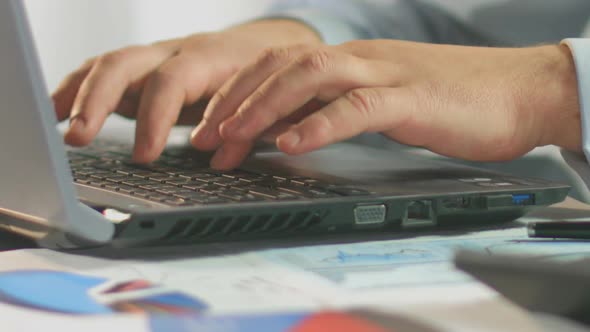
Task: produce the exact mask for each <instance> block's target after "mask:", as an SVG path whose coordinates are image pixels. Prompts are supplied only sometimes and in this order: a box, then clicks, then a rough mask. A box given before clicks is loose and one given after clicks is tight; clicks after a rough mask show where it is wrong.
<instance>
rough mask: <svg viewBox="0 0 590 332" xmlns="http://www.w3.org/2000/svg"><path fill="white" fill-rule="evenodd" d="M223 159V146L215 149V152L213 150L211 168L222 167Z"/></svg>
mask: <svg viewBox="0 0 590 332" xmlns="http://www.w3.org/2000/svg"><path fill="white" fill-rule="evenodd" d="M224 161H225V150H224V149H223V146H222V147H220V148H219V149H218V150H217V152H215V155H214V156H213V158H212V159H211V168H213V169H220V168H222V166H223V162H224Z"/></svg>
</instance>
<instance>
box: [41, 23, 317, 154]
mask: <svg viewBox="0 0 590 332" xmlns="http://www.w3.org/2000/svg"><path fill="white" fill-rule="evenodd" d="M319 43H321V41H320V38H319V37H318V35H317V34H316V33H315V32H314V31H313V30H312V29H310V28H309V27H307V26H305V25H304V24H301V23H298V22H296V21H290V20H267V21H256V22H252V23H248V24H244V25H241V26H237V27H234V28H231V29H228V30H225V31H222V32H216V33H203V34H196V35H192V36H189V37H186V38H181V39H175V40H169V41H164V42H159V43H155V44H152V45H149V46H134V47H128V48H124V49H121V50H117V51H113V52H110V53H107V54H105V55H102V56H99V57H96V58H93V59H91V60H89V61H87V62H86V63H85V64H84V65H82V66H81V67H80V68H79V69H78V70H76V71H75V72H73V73H72V74H70V75H69V76H68V77H67V78H66V79H65V80H64V81H63V82H62V84H61V85H60V87H59V88H58V89H57V91H56V92H55V93H54V95H53V100H54V103H55V109H56V113H57V116H58V118H59V120H60V121H63V120H66V119H68V118H69V119H70V128H69V130H68V131H67V133H66V135H65V141H66V143H67V144H70V145H73V146H84V145H87V144H89V143H90V142H92V140H93V139H94V138H95V137H96V135H97V134H98V132H99V131H100V129H101V128H102V126H103V124H104V121H105V120H106V118H107V116H109V115H110V114H111V113H118V114H121V115H123V116H125V117H129V118H136V120H137V123H136V132H135V148H134V152H133V158H134V160H136V161H137V162H141V163H148V162H152V161H154V160H155V159H157V158H158V157H159V155H160V154H161V152H162V150H163V149H164V147H165V145H166V141H167V138H168V135H169V133H170V130H171V128H172V127H173V126H174V125H176V124H182V125H197V124H199V122H200V121H201V117H202V115H203V111H204V108H205V107H204V106H206V105H205V102H206V101H207V100H208V99H209V98H210V97H212V96H213V95H214V94H215V93H216V92H217V91H218V89H219V88H220V87H221V86H222V85H223V84H224V83H225V81H226V80H228V79H229V78H230V77H231V76H232V75H233V74H234V73H236V72H237V71H238V70H240V69H242V67H244V66H245V65H247V64H249V63H251V62H252V61H253V60H254V59H255V58H256V57H257V56H258V54H260V53H261V52H262V51H263V50H264V49H268V48H270V47H276V46H288V45H293V44H300V45H308V44H309V45H314V44H319Z"/></svg>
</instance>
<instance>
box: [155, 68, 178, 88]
mask: <svg viewBox="0 0 590 332" xmlns="http://www.w3.org/2000/svg"><path fill="white" fill-rule="evenodd" d="M180 79H181V77H180V74H178V72H176V71H174V70H171V69H170V68H168V67H165V66H164V67H161V68H158V69H156V70H155V71H154V72H153V73H152V74H151V77H150V82H152V83H155V84H158V85H168V84H173V83H174V82H177V81H179V80H180Z"/></svg>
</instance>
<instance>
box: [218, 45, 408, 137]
mask: <svg viewBox="0 0 590 332" xmlns="http://www.w3.org/2000/svg"><path fill="white" fill-rule="evenodd" d="M399 76H400V75H398V74H397V73H396V72H395V68H392V66H385V65H384V64H383V63H381V62H372V61H368V60H365V59H360V58H357V57H355V56H352V55H349V54H346V53H338V52H331V51H325V50H319V51H314V52H312V53H309V54H306V55H305V56H303V57H302V58H301V59H299V60H297V61H296V62H294V63H293V64H291V65H289V66H288V67H287V68H285V69H283V70H281V71H279V72H277V73H275V74H274V75H273V76H271V77H270V78H269V79H268V80H267V81H266V82H264V83H263V84H262V85H261V86H260V87H259V88H258V89H257V90H256V91H255V92H254V93H252V95H251V96H250V97H248V99H246V100H245V101H244V102H243V103H242V105H241V106H240V108H239V109H238V111H237V113H236V114H235V115H233V116H232V117H230V118H229V119H227V120H226V121H225V122H223V123H222V125H221V135H222V137H223V138H224V139H226V140H232V141H238V140H239V141H246V140H253V139H255V138H256V137H257V136H258V135H260V134H261V133H262V132H264V131H265V130H266V129H268V128H269V127H270V126H272V125H273V124H274V123H276V122H277V121H279V120H281V119H283V118H285V117H287V116H289V115H291V114H292V113H293V112H295V111H296V110H298V109H300V108H301V107H302V106H304V105H305V104H306V103H308V102H309V101H310V100H312V99H314V98H316V99H319V100H322V101H332V100H333V99H335V98H337V97H338V96H340V95H342V94H344V93H346V92H347V91H350V90H353V89H356V88H359V87H372V86H391V85H395V84H396V82H397V80H398V79H399Z"/></svg>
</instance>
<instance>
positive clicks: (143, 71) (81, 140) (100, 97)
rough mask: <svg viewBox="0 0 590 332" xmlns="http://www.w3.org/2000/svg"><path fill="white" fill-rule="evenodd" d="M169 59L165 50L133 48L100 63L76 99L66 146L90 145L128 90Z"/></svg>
mask: <svg viewBox="0 0 590 332" xmlns="http://www.w3.org/2000/svg"><path fill="white" fill-rule="evenodd" d="M169 56H170V51H169V50H165V49H158V48H153V47H131V48H127V49H123V50H120V51H116V52H113V53H109V54H107V55H104V56H102V57H100V58H99V59H97V60H96V62H95V64H94V66H93V68H92V69H91V70H90V72H89V74H88V76H87V77H86V79H85V80H84V82H83V83H82V84H81V86H80V89H79V91H78V94H77V96H76V98H75V101H74V104H73V108H72V112H71V114H70V119H71V126H70V129H69V131H68V132H67V133H66V137H65V139H66V142H67V143H69V144H71V145H75V146H78V145H86V144H88V143H90V141H92V139H94V137H95V136H96V134H97V133H98V131H99V130H100V128H101V127H102V125H103V124H104V121H105V119H106V117H107V116H108V115H109V114H111V113H113V112H114V111H115V110H116V107H117V105H118V104H119V103H120V101H121V98H122V96H123V95H124V93H125V91H126V90H127V88H128V87H129V86H130V85H132V84H133V83H134V82H136V81H138V80H141V79H142V78H143V77H144V76H145V75H147V74H148V73H150V72H151V71H153V70H154V68H157V67H158V66H159V65H160V64H161V63H162V62H163V61H164V60H165V59H167V58H168V57H169Z"/></svg>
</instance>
